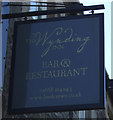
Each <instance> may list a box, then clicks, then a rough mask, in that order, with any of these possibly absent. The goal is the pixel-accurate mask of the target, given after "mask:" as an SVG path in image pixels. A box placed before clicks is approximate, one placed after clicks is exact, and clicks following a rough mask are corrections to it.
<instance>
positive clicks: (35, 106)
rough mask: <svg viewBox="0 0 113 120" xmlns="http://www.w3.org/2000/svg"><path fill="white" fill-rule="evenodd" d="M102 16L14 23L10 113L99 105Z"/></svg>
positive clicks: (102, 51) (101, 86)
mask: <svg viewBox="0 0 113 120" xmlns="http://www.w3.org/2000/svg"><path fill="white" fill-rule="evenodd" d="M103 17H104V15H103V14H96V15H84V16H82V15H81V16H70V17H62V18H54V19H44V20H38V21H24V22H16V23H15V29H14V44H13V55H12V70H11V80H10V90H9V106H8V112H9V113H10V114H15V113H32V112H55V111H70V110H83V109H97V108H99V109H100V108H104V25H103V23H104V22H103Z"/></svg>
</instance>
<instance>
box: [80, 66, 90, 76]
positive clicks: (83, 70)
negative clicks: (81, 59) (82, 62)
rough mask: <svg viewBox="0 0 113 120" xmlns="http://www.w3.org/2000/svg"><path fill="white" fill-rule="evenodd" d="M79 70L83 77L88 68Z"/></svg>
mask: <svg viewBox="0 0 113 120" xmlns="http://www.w3.org/2000/svg"><path fill="white" fill-rule="evenodd" d="M80 69H81V70H82V74H83V75H86V70H87V69H88V68H80Z"/></svg>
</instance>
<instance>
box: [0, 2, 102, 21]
mask: <svg viewBox="0 0 113 120" xmlns="http://www.w3.org/2000/svg"><path fill="white" fill-rule="evenodd" d="M100 9H104V5H93V6H83V5H82V4H77V5H75V6H74V5H73V6H71V7H66V8H64V9H54V10H44V11H34V12H23V13H14V14H3V15H2V19H11V18H19V17H29V16H40V15H50V14H60V13H78V12H83V11H88V10H92V11H94V10H100Z"/></svg>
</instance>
